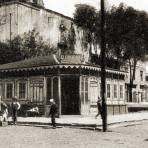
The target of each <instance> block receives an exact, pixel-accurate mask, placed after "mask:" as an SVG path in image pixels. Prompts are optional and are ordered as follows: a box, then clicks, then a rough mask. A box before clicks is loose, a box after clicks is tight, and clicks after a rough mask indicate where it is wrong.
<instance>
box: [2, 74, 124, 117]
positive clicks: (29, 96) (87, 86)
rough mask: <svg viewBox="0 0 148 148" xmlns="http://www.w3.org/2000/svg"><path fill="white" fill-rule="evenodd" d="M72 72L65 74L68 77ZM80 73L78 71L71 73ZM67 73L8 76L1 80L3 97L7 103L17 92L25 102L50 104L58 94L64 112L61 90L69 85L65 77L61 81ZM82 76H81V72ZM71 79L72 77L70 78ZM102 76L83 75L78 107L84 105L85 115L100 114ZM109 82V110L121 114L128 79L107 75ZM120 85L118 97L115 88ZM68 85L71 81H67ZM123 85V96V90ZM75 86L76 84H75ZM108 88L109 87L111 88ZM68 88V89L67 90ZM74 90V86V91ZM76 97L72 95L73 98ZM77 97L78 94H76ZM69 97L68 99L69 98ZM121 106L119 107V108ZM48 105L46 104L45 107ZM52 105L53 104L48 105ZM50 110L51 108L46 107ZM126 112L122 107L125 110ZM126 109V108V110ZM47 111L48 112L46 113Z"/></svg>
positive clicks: (20, 100)
mask: <svg viewBox="0 0 148 148" xmlns="http://www.w3.org/2000/svg"><path fill="white" fill-rule="evenodd" d="M67 76H68V75H64V77H67ZM71 76H73V77H76V76H75V75H71ZM62 77H63V75H62V76H61V77H60V76H56V75H55V76H53V75H51V76H46V77H44V76H34V77H33V76H31V77H16V78H5V79H1V80H0V95H1V96H2V100H3V101H5V102H6V103H11V101H12V97H13V96H15V95H16V96H17V97H18V99H19V102H20V103H21V104H26V103H27V104H34V105H35V104H36V105H42V106H43V107H45V106H48V105H49V99H50V98H54V99H55V100H56V103H57V104H58V106H59V112H61V104H62V103H63V102H62V100H61V94H62V93H63V91H64V90H63V88H62V89H61V88H60V87H61V86H63V85H62V84H61V83H63V84H64V85H66V83H65V82H64V81H61V78H62ZM77 77H78V76H77ZM69 80H70V79H69ZM100 84H101V80H100V77H96V76H88V75H82V76H80V79H79V82H78V85H79V89H78V90H79V97H78V98H79V99H80V101H79V104H77V105H78V106H77V108H80V114H81V115H94V114H97V99H98V96H100V98H101V94H100V93H101V89H100ZM106 84H107V85H108V84H109V85H110V89H109V96H110V97H108V95H107V92H108V91H107V92H106V101H107V106H108V108H109V113H110V114H114V112H116V113H117V114H119V109H120V108H121V110H123V109H122V108H123V107H125V97H124V90H125V88H124V87H125V82H124V81H123V80H120V79H118V80H114V79H107V83H106ZM115 85H116V93H117V94H116V97H115V94H114V93H115V89H114V86H115ZM67 86H68V85H67ZM120 86H123V87H122V88H123V89H122V97H121V90H120ZM71 88H72V87H71ZM107 90H108V88H107ZM66 91H68V90H66ZM64 92H65V91H64ZM72 92H73V91H72V90H71V92H70V93H72ZM71 99H72V98H71ZM73 99H74V98H73ZM65 101H66V100H65ZM116 107H118V109H116ZM45 108H46V107H45ZM47 108H49V107H47ZM46 111H47V110H46ZM121 113H122V111H121ZM124 113H125V112H124ZM45 114H46V115H47V113H45Z"/></svg>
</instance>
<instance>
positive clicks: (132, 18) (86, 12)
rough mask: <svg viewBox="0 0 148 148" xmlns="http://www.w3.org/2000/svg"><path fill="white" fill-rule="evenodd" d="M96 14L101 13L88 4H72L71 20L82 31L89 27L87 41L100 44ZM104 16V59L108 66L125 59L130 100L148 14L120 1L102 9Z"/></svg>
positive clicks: (145, 47)
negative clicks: (106, 8)
mask: <svg viewBox="0 0 148 148" xmlns="http://www.w3.org/2000/svg"><path fill="white" fill-rule="evenodd" d="M100 16H101V13H100V12H97V11H96V10H95V9H94V8H93V7H91V6H89V5H77V7H76V12H75V14H74V21H75V23H76V24H77V25H78V26H80V27H82V28H83V29H84V30H86V32H87V31H89V34H88V37H89V38H88V39H87V38H86V41H87V42H88V43H91V44H94V43H95V44H96V43H97V44H100V38H101V32H100V26H101V25H100V24H101V22H100V21H101V19H100V18H101V17H100ZM105 18H106V19H105V20H106V24H105V41H106V59H107V60H106V61H107V62H108V61H109V65H110V66H111V67H114V65H111V64H110V63H115V64H116V65H117V66H116V68H118V69H120V67H121V66H122V65H123V64H125V63H128V65H129V69H130V100H131V98H132V86H133V81H134V77H135V71H136V65H137V62H138V61H139V60H142V59H143V57H144V56H145V54H146V53H148V42H147V41H148V15H147V13H146V12H143V11H138V10H135V9H134V8H132V7H125V6H124V5H123V4H122V3H121V4H120V5H119V7H112V9H111V10H109V11H107V12H105ZM92 40H93V42H92ZM94 57H95V61H98V63H99V62H100V61H99V58H98V60H97V58H96V56H94ZM110 61H114V62H110ZM107 64H108V63H107Z"/></svg>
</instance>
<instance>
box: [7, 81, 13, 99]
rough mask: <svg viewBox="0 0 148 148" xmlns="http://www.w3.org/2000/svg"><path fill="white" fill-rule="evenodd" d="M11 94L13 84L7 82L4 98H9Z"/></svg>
mask: <svg viewBox="0 0 148 148" xmlns="http://www.w3.org/2000/svg"><path fill="white" fill-rule="evenodd" d="M12 96H13V84H12V83H7V85H6V98H7V99H10V98H12Z"/></svg>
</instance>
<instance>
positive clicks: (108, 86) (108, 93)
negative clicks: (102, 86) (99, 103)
mask: <svg viewBox="0 0 148 148" xmlns="http://www.w3.org/2000/svg"><path fill="white" fill-rule="evenodd" d="M107 98H110V84H107Z"/></svg>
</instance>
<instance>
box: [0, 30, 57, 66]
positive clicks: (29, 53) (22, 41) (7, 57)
mask: <svg viewBox="0 0 148 148" xmlns="http://www.w3.org/2000/svg"><path fill="white" fill-rule="evenodd" d="M56 52H57V48H56V47H54V46H51V45H50V44H49V43H48V42H45V41H43V39H42V37H41V36H40V35H39V33H38V32H37V31H36V30H35V29H33V30H32V31H29V32H28V33H25V34H24V35H23V36H22V37H20V36H16V37H15V38H13V39H11V41H10V40H8V41H7V42H6V43H3V42H0V64H4V63H10V62H15V61H19V60H23V59H26V58H32V57H36V56H45V55H49V54H55V53H56Z"/></svg>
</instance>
